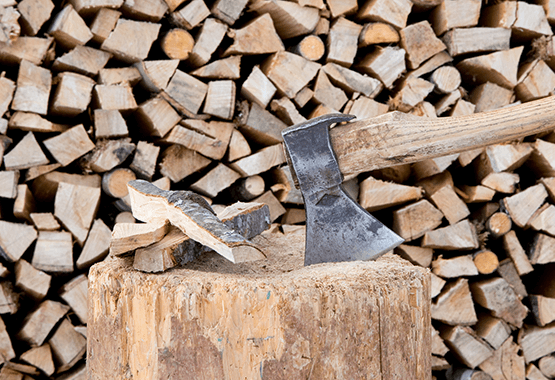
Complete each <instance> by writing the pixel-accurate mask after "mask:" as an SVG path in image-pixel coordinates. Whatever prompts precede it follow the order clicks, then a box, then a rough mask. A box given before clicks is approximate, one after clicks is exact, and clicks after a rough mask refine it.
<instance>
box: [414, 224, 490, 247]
mask: <svg viewBox="0 0 555 380" xmlns="http://www.w3.org/2000/svg"><path fill="white" fill-rule="evenodd" d="M478 246H479V242H478V236H477V234H476V228H475V227H474V225H472V224H471V223H470V222H469V221H468V220H466V219H465V220H463V221H460V222H458V223H456V224H453V225H451V226H448V227H443V228H438V229H436V230H434V231H428V232H426V233H425V235H424V238H423V239H422V247H429V248H435V249H444V250H464V249H476V248H478Z"/></svg>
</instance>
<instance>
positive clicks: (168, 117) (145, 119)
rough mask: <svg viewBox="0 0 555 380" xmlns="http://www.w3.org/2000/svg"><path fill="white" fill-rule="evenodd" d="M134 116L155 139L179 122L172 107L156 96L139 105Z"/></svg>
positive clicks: (177, 115) (179, 118)
mask: <svg viewBox="0 0 555 380" xmlns="http://www.w3.org/2000/svg"><path fill="white" fill-rule="evenodd" d="M95 113H96V111H95ZM135 115H136V117H137V119H138V121H139V123H140V125H141V127H142V128H143V130H144V131H145V132H146V133H147V134H148V135H152V136H157V137H163V136H165V135H166V133H168V132H169V131H170V130H171V129H172V128H173V127H174V126H176V125H177V123H179V121H180V120H181V117H180V116H179V114H178V113H177V112H176V111H175V110H174V109H173V108H172V106H171V105H170V104H168V102H167V101H165V100H164V99H163V98H161V97H158V96H157V97H153V98H151V99H149V100H147V101H146V102H144V103H141V104H140V105H139V107H138V108H137V112H136V113H135Z"/></svg>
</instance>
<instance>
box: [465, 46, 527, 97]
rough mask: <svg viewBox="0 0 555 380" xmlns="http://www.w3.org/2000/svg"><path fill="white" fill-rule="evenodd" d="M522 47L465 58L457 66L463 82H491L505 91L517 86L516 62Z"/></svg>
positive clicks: (518, 59)
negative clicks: (463, 79)
mask: <svg viewBox="0 0 555 380" xmlns="http://www.w3.org/2000/svg"><path fill="white" fill-rule="evenodd" d="M523 49H524V47H523V46H519V47H515V48H513V49H510V50H503V51H499V52H495V53H491V54H486V55H480V56H477V57H472V58H467V59H464V60H462V61H461V62H459V63H458V64H457V68H458V69H459V71H460V72H461V74H462V75H463V78H465V80H468V81H470V82H472V83H478V84H481V83H485V82H492V83H495V84H497V85H499V86H501V87H504V88H507V89H513V88H514V87H515V86H516V85H517V73H518V62H519V61H520V56H521V54H522V50H523Z"/></svg>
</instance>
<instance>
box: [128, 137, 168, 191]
mask: <svg viewBox="0 0 555 380" xmlns="http://www.w3.org/2000/svg"><path fill="white" fill-rule="evenodd" d="M159 153H160V147H159V146H156V145H154V144H150V143H149V142H147V141H139V142H138V143H137V148H136V149H135V155H134V156H133V162H131V164H130V165H129V167H130V168H131V169H132V170H133V171H134V172H135V173H136V174H137V176H138V177H139V178H142V179H146V180H147V181H150V180H151V179H152V177H153V176H154V172H155V171H156V162H157V161H158V154H159Z"/></svg>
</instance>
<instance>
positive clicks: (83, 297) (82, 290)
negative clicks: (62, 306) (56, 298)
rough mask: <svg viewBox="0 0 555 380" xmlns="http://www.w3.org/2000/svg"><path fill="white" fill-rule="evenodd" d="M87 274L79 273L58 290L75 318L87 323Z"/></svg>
mask: <svg viewBox="0 0 555 380" xmlns="http://www.w3.org/2000/svg"><path fill="white" fill-rule="evenodd" d="M87 288H88V281H87V276H85V275H84V274H80V275H79V276H77V277H75V278H73V279H72V280H70V281H68V282H66V283H65V284H64V286H62V287H61V288H60V290H59V293H60V297H62V299H63V300H64V301H65V302H66V303H67V304H68V305H69V307H71V310H73V312H74V313H75V315H77V318H79V320H80V321H81V322H82V323H83V324H85V325H86V324H87V314H88V312H87Z"/></svg>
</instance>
